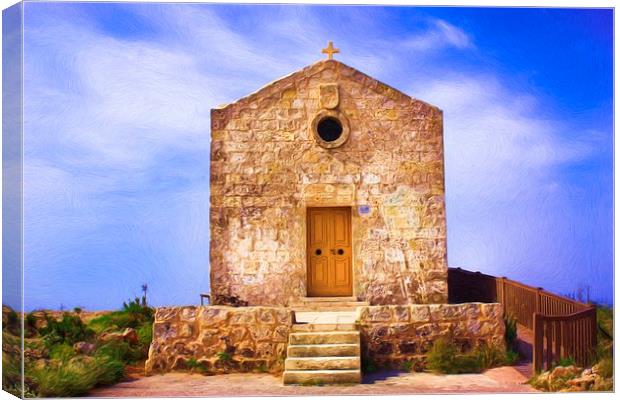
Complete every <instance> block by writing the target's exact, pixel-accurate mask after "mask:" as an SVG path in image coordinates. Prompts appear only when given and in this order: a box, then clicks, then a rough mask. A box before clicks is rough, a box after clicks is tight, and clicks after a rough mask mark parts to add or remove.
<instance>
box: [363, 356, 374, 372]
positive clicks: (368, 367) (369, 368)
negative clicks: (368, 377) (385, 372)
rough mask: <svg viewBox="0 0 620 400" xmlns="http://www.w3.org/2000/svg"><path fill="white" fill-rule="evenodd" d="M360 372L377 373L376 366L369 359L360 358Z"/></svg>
mask: <svg viewBox="0 0 620 400" xmlns="http://www.w3.org/2000/svg"><path fill="white" fill-rule="evenodd" d="M362 371H364V372H369V373H372V372H377V366H376V365H375V363H374V362H373V361H372V359H370V358H366V357H362Z"/></svg>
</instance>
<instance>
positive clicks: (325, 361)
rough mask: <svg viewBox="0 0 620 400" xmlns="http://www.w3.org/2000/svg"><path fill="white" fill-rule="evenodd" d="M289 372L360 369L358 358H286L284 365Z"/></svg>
mask: <svg viewBox="0 0 620 400" xmlns="http://www.w3.org/2000/svg"><path fill="white" fill-rule="evenodd" d="M284 368H285V369H286V370H287V371H291V370H341V369H360V358H359V357H355V356H353V357H288V358H287V359H286V361H285V363H284Z"/></svg>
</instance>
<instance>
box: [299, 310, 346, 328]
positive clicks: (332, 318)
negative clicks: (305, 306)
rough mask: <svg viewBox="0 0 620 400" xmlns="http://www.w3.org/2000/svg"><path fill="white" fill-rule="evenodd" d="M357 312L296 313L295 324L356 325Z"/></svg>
mask: <svg viewBox="0 0 620 400" xmlns="http://www.w3.org/2000/svg"><path fill="white" fill-rule="evenodd" d="M356 318H357V313H356V311H322V312H317V311H295V322H296V323H305V324H312V325H322V324H355V320H356Z"/></svg>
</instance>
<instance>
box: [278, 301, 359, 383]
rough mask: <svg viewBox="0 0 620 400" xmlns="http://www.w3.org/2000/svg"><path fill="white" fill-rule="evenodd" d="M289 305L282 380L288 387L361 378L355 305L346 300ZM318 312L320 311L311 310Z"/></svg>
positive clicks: (356, 304)
mask: <svg viewBox="0 0 620 400" xmlns="http://www.w3.org/2000/svg"><path fill="white" fill-rule="evenodd" d="M300 303H301V304H296V305H293V306H292V307H293V309H294V310H295V321H296V323H295V324H294V325H293V327H292V329H291V333H290V335H289V343H288V349H287V358H286V361H285V362H284V376H283V381H284V384H285V385H290V384H315V385H321V384H351V383H360V382H361V379H362V373H361V359H360V333H359V330H358V328H357V325H356V324H355V318H356V312H355V308H356V306H358V305H364V304H367V303H363V302H357V301H355V299H349V298H344V299H342V298H333V297H332V298H307V299H303V300H302V301H301V302H300ZM315 310H321V311H315Z"/></svg>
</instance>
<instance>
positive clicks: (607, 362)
mask: <svg viewBox="0 0 620 400" xmlns="http://www.w3.org/2000/svg"><path fill="white" fill-rule="evenodd" d="M596 365H597V366H598V373H599V374H600V375H601V376H602V377H603V378H612V377H613V376H614V360H613V358H611V357H609V358H603V359H602V360H601V361H599V362H598V364H596Z"/></svg>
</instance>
